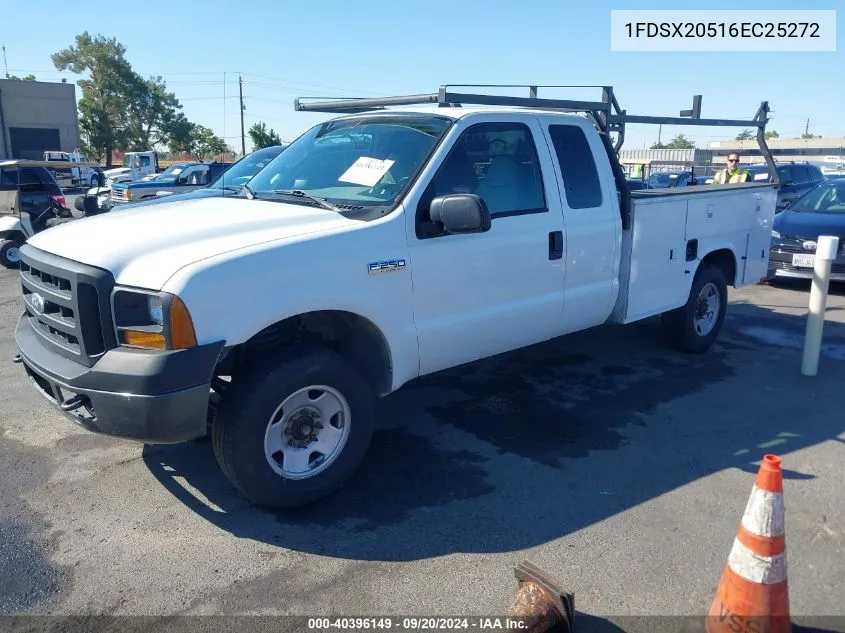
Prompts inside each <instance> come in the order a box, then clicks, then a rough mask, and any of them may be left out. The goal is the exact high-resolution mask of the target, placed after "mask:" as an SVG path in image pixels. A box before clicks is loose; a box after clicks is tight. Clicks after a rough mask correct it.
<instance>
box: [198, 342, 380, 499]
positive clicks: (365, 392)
mask: <svg viewBox="0 0 845 633" xmlns="http://www.w3.org/2000/svg"><path fill="white" fill-rule="evenodd" d="M374 405H375V396H374V394H373V390H372V389H371V388H370V386H369V385H368V384H367V382H366V381H365V380H364V378H363V377H362V376H361V375H360V374H359V373H358V371H357V370H356V369H355V368H354V367H352V366H351V365H349V364H348V363H347V362H346V361H345V360H344V359H343V358H342V357H340V356H339V355H337V354H335V353H334V352H332V351H330V350H314V351H307V352H303V353H301V354H300V355H298V356H294V357H289V358H281V359H276V360H268V361H265V362H263V363H257V364H256V366H255V367H254V368H252V369H251V370H250V371H247V372H245V373H243V374H241V375H239V376H237V377H236V378H235V379H234V380H233V381H232V383H231V385H230V386H229V387H228V388H227V389H226V394H225V396H224V397H223V401H222V403H221V405H220V408H219V411H218V415H217V417H216V419H215V421H214V425H213V430H212V441H213V445H214V454H215V456H216V457H217V461H218V463H219V464H220V467H221V469H222V470H223V473H224V474H225V475H226V477H227V478H228V479H229V481H230V482H231V483H232V484H233V485H234V486H235V487H236V488H237V489H238V490H239V491H240V492H241V493H242V494H243V495H244V496H246V497H247V498H248V499H250V500H251V501H253V502H255V503H257V504H259V505H262V506H266V507H268V508H292V507H298V506H303V505H306V504H308V503H311V502H313V501H316V500H317V499H320V498H321V497H324V496H326V495H328V494H330V493H332V492H334V491H335V490H337V489H338V488H340V487H341V486H342V485H343V484H344V483H345V482H346V481H347V479H348V478H349V477H350V476H351V475H352V473H353V472H354V471H355V470H356V469H357V468H358V466H359V464H360V463H361V460H362V459H363V457H364V454H365V453H366V452H367V448H368V447H369V444H370V440H371V438H372V434H373V426H374V418H375V413H374V411H375V406H374Z"/></svg>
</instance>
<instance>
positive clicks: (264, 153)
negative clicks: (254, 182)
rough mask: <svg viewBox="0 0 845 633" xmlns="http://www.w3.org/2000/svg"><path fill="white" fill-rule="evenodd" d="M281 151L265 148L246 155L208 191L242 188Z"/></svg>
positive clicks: (278, 148)
mask: <svg viewBox="0 0 845 633" xmlns="http://www.w3.org/2000/svg"><path fill="white" fill-rule="evenodd" d="M281 151H282V148H281V147H265V148H264V149H258V150H255V151H254V152H252V153H251V154H247V155H246V156H244V157H243V158H242V159H240V160H239V161H238V162H237V163H235V164H234V165H232V166H231V167H230V168H229V169H227V170H226V171H224V172H223V174H221V176H220V177H219V178H218V179H217V180H215V181H214V182H213V183H211V184H210V185H209V189H224V188H226V187H235V188H240V187H243V186H244V185H245V184H246V183H248V182H249V181H250V179H251V178H252V177H253V176H255V174H257V173H258V172H259V171H261V170H262V169H263V168H264V167H266V166H267V165H268V164H269V163H270V161H272V160H273V159H274V158H276V156H278V155H279V154H280V153H281Z"/></svg>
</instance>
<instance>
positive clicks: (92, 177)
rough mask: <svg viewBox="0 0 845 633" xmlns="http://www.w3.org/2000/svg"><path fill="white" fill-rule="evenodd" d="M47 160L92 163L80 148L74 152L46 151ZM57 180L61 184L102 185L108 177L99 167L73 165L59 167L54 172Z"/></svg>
mask: <svg viewBox="0 0 845 633" xmlns="http://www.w3.org/2000/svg"><path fill="white" fill-rule="evenodd" d="M44 160H45V161H61V162H68V163H90V162H91V161H90V160H89V159H88V157H87V156H85V155H84V154H82V153H81V152H80V151H79V150H74V151H72V152H58V151H51V152H44ZM53 175H54V177H55V179H56V182H58V183H59V184H60V185H62V186H64V187H67V188H70V187H98V186H99V187H102V186H103V185H104V184H105V181H106V177H105V174H104V172H103V170H102V169H100V168H99V167H90V166H89V167H73V168H71V169H59V170H56V173H54V174H53Z"/></svg>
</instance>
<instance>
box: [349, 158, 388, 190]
mask: <svg viewBox="0 0 845 633" xmlns="http://www.w3.org/2000/svg"><path fill="white" fill-rule="evenodd" d="M395 162H396V161H394V160H381V159H379V158H369V157H367V156H361V158H359V159H358V160H356V161H355V162H354V163H352V166H351V167H350V168H349V169H347V170H346V171H345V172H343V175H342V176H341V177H340V178H338V180H339V181H340V182H351V183H352V184H353V185H363V186H364V187H374V186H375V185H376V183H378V181H379V180H381V179H382V178H383V177H384V175H385V174H386V173H387V170H388V169H390V168H391V167H392V166H393V163H395Z"/></svg>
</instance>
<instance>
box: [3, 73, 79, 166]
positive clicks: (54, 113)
mask: <svg viewBox="0 0 845 633" xmlns="http://www.w3.org/2000/svg"><path fill="white" fill-rule="evenodd" d="M0 137H2V138H0V159H4V158H28V159H35V160H40V159H43V157H44V152H45V151H49V150H61V151H65V152H72V151H73V150H75V149H76V148H77V147H79V127H78V124H77V114H76V89H75V86H74V85H73V84H72V83H51V82H45V81H21V80H16V79H0Z"/></svg>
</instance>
